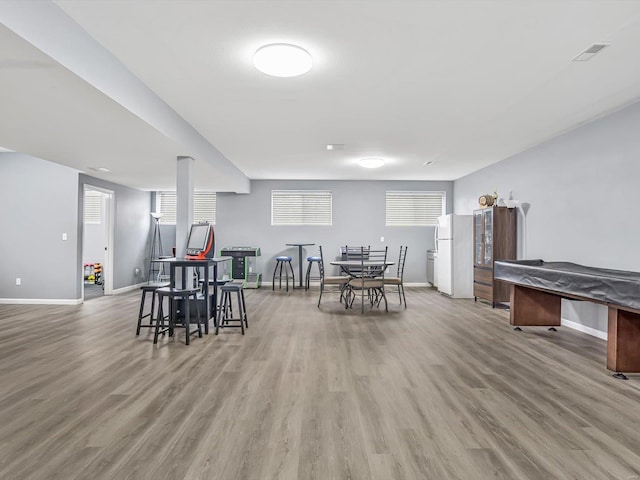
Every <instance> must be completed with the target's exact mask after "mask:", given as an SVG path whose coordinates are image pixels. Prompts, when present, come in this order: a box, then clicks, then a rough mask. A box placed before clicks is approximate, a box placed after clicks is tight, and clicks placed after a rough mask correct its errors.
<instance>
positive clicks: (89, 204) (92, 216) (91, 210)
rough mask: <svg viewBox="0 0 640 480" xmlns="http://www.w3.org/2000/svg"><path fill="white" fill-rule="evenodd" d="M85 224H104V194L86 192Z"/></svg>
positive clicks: (91, 191)
mask: <svg viewBox="0 0 640 480" xmlns="http://www.w3.org/2000/svg"><path fill="white" fill-rule="evenodd" d="M84 223H94V224H100V223H102V193H100V192H96V191H95V190H86V191H85V192H84Z"/></svg>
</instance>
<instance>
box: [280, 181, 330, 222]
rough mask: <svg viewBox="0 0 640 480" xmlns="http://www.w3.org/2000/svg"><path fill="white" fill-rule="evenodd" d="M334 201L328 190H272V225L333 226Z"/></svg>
mask: <svg viewBox="0 0 640 480" xmlns="http://www.w3.org/2000/svg"><path fill="white" fill-rule="evenodd" d="M332 201H333V200H332V194H331V192H330V191H327V190H272V191H271V225H331V224H332Z"/></svg>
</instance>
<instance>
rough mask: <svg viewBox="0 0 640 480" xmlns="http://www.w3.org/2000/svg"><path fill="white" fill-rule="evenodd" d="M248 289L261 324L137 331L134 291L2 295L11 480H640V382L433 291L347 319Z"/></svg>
mask: <svg viewBox="0 0 640 480" xmlns="http://www.w3.org/2000/svg"><path fill="white" fill-rule="evenodd" d="M317 294H318V292H317V289H312V290H310V291H309V292H305V291H301V290H296V291H290V292H289V293H285V291H284V290H282V291H275V292H272V291H271V290H270V289H268V288H262V289H259V290H248V291H247V303H248V311H249V330H248V331H247V335H245V336H242V335H240V333H239V330H238V329H233V330H230V329H227V330H225V331H224V332H223V333H221V334H220V335H219V336H217V337H216V336H215V335H213V334H209V335H208V336H205V337H203V338H201V339H200V338H197V337H194V338H193V339H192V342H191V345H190V346H186V345H185V344H184V332H183V331H182V330H179V331H178V332H177V335H176V337H174V338H171V339H169V338H164V339H162V340H161V341H160V343H159V344H158V345H157V346H154V345H153V344H152V335H150V334H148V333H147V332H146V331H143V333H142V334H141V335H140V336H139V337H136V336H135V323H136V317H137V309H138V305H139V293H138V292H132V293H130V294H125V295H119V296H115V297H102V298H98V299H95V300H92V301H91V302H87V303H85V304H84V305H80V306H25V305H15V306H13V305H0V479H2V480H13V479H20V480H24V479H46V480H56V479H60V480H72V479H92V480H97V479H116V480H125V479H150V480H151V479H153V480H158V479H176V480H178V479H179V480H183V479H215V480H236V479H260V480H262V479H291V480H294V479H301V480H310V479H318V480H329V479H336V480H342V479H381V480H390V479H436V480H441V479H465V480H466V479H474V480H482V479H508V480H517V479H536V480H538V479H580V480H586V479H620V480H630V479H640V376H639V375H632V376H631V377H630V379H629V380H628V381H621V380H615V379H613V378H612V377H611V375H610V373H611V372H609V371H607V370H606V368H605V357H606V350H605V342H604V341H602V340H598V339H596V338H594V337H590V336H587V335H585V334H582V333H578V332H576V331H572V330H569V329H566V328H561V329H559V331H558V332H555V333H554V332H549V331H547V330H546V329H544V328H535V327H531V328H525V331H524V332H514V331H513V330H512V329H511V327H510V326H509V324H508V313H507V312H505V311H501V310H493V309H491V307H490V306H488V305H486V304H483V303H477V304H475V303H474V302H473V300H451V299H449V298H446V297H444V296H442V295H440V294H438V293H436V292H434V291H432V290H430V289H427V288H424V289H421V288H420V289H419V288H413V289H407V301H408V305H409V307H408V308H407V309H406V310H405V309H404V308H401V307H399V305H398V300H397V296H393V295H390V309H389V310H390V311H389V313H388V314H385V313H384V311H371V312H368V313H365V314H364V315H361V314H360V309H359V308H358V309H354V310H353V311H345V310H344V309H343V308H342V306H341V305H340V303H338V299H337V295H335V294H328V295H326V294H325V296H324V297H323V302H322V308H321V309H318V308H317V307H316V302H317Z"/></svg>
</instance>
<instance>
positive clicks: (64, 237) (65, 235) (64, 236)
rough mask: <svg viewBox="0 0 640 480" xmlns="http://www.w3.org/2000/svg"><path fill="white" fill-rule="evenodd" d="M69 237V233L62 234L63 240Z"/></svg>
mask: <svg viewBox="0 0 640 480" xmlns="http://www.w3.org/2000/svg"><path fill="white" fill-rule="evenodd" d="M67 238H68V236H67V234H66V233H63V234H62V240H63V241H67Z"/></svg>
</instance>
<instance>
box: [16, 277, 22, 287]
mask: <svg viewBox="0 0 640 480" xmlns="http://www.w3.org/2000/svg"><path fill="white" fill-rule="evenodd" d="M20 285H22V279H21V278H20V277H16V286H17V287H19V286H20Z"/></svg>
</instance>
